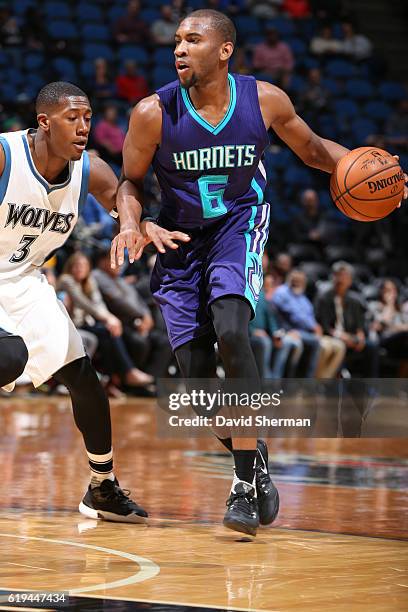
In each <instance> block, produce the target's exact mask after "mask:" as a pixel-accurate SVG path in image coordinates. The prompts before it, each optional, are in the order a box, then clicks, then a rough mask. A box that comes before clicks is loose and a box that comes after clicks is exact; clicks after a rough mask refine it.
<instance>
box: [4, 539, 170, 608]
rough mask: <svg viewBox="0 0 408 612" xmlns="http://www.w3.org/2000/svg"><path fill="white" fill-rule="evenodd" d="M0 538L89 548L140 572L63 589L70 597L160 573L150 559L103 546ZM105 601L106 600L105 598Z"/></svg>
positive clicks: (132, 582)
mask: <svg viewBox="0 0 408 612" xmlns="http://www.w3.org/2000/svg"><path fill="white" fill-rule="evenodd" d="M0 537H6V538H18V539H20V540H35V541H40V542H51V543H52V544H63V545H66V546H75V547H77V548H90V549H92V550H97V551H98V552H103V553H107V554H108V555H111V556H117V557H122V558H124V559H128V560H129V561H133V562H134V563H136V564H137V565H138V566H139V567H140V570H139V571H138V572H137V574H132V575H130V576H128V577H127V578H121V579H120V580H114V581H113V582H106V583H105V582H103V583H100V584H96V585H91V586H87V587H84V588H78V587H77V588H73V589H69V588H66V589H63V590H64V591H68V593H69V594H70V595H79V594H82V593H87V592H88V591H101V590H102V589H105V590H106V589H116V588H118V587H121V586H129V585H130V584H136V583H137V582H144V581H145V580H149V579H150V578H154V577H155V576H157V575H158V574H159V573H160V566H159V565H157V563H155V562H154V561H152V560H151V559H147V558H146V557H141V556H139V555H134V554H132V553H127V552H125V551H121V550H116V549H114V548H106V547H105V546H96V545H95V544H83V543H82V542H72V541H70V540H56V539H53V538H43V537H39V536H23V535H16V534H11V533H0ZM0 589H2V590H10V589H9V588H8V589H5V588H4V587H1V586H0ZM17 590H27V589H17ZM28 590H30V591H39V590H41V589H28ZM105 599H106V598H105Z"/></svg>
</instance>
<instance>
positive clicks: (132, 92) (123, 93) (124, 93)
mask: <svg viewBox="0 0 408 612" xmlns="http://www.w3.org/2000/svg"><path fill="white" fill-rule="evenodd" d="M116 88H117V91H118V96H119V98H122V99H123V100H127V102H129V104H136V102H139V100H141V99H142V98H144V97H146V96H147V95H148V93H149V88H148V86H147V81H146V79H145V78H144V76H143V75H142V74H139V73H138V66H137V64H136V62H134V61H133V60H127V61H126V62H125V72H124V74H120V75H119V76H118V77H117V79H116Z"/></svg>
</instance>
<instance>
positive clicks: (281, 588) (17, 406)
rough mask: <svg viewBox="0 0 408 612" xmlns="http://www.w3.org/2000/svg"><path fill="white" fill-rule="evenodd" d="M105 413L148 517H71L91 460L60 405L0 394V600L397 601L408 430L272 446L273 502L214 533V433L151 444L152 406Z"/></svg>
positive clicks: (405, 581) (389, 606)
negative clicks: (261, 519)
mask: <svg viewBox="0 0 408 612" xmlns="http://www.w3.org/2000/svg"><path fill="white" fill-rule="evenodd" d="M112 416H113V426H114V442H115V454H116V466H115V467H116V473H117V475H118V477H119V479H120V482H121V485H122V486H123V487H124V488H129V489H131V490H132V495H133V497H134V498H135V499H136V500H137V501H140V502H141V503H142V504H143V506H144V507H145V508H146V509H147V510H148V511H149V514H150V517H151V518H150V521H149V525H147V526H139V525H126V524H113V523H104V522H100V521H93V520H89V519H86V518H85V517H83V516H81V515H80V514H79V513H78V512H77V505H78V503H79V501H80V499H81V498H82V495H83V493H84V491H85V489H86V487H87V484H88V469H87V459H86V455H85V454H84V452H83V447H82V441H81V438H80V435H79V433H78V432H77V431H76V429H75V426H74V423H73V419H72V413H71V408H70V403H69V401H68V400H67V399H65V398H51V399H50V398H47V397H45V396H36V397H35V398H27V397H21V396H16V395H14V396H11V397H10V398H1V399H0V437H1V443H0V460H1V480H2V487H1V491H0V546H1V549H0V550H1V560H0V601H1V603H0V610H8V609H15V608H16V607H17V608H18V609H20V610H23V609H30V606H31V604H29V603H26V604H23V603H21V602H20V603H19V604H12V603H9V602H8V598H9V594H10V592H19V591H32V590H38V591H44V590H45V591H69V602H66V603H65V607H64V608H63V609H67V610H102V609H103V610H138V609H144V610H145V609H147V610H156V611H159V610H160V611H162V610H178V611H186V610H188V609H189V608H190V607H191V608H193V609H194V608H195V609H197V608H199V609H200V610H205V609H207V608H208V609H217V610H218V609H220V610H253V611H256V610H262V611H266V610H269V611H274V612H275V611H276V612H277V611H280V612H289V611H290V612H292V611H294V610H296V611H300V612H315V611H319V612H320V611H322V612H331V611H333V612H334V611H336V612H342V611H343V610H344V611H347V612H365V611H367V612H383V611H390V612H391V611H392V612H399V611H400V612H402V611H404V612H405V611H406V610H407V609H408V545H407V540H408V512H407V507H408V445H407V444H406V440H403V439H400V440H397V439H388V440H381V439H376V440H369V439H367V440H363V439H355V440H341V439H331V440H313V439H304V440H299V439H287V440H271V441H270V444H269V449H270V464H271V470H272V473H273V478H274V481H275V482H276V484H277V486H278V488H279V491H280V496H281V510H280V514H279V517H278V519H277V520H276V522H275V523H274V525H273V526H272V527H267V528H261V529H260V530H259V531H258V535H257V537H256V538H255V539H251V538H245V537H241V536H240V534H235V533H234V532H232V531H229V530H226V529H224V528H223V527H222V524H221V522H222V517H223V514H224V510H225V500H226V498H227V496H228V493H229V488H230V482H231V470H232V461H231V459H230V458H229V456H228V455H227V453H225V452H223V449H222V447H221V446H220V445H219V444H218V443H217V442H216V441H213V440H210V439H191V440H180V439H179V440H170V439H159V438H157V437H156V436H155V418H156V416H155V406H154V402H153V401H151V400H127V401H126V402H123V403H121V402H116V403H115V402H113V406H112ZM40 609H41V606H40ZM42 609H59V604H56V605H54V607H53V606H52V605H51V604H48V605H44V607H43V608H42Z"/></svg>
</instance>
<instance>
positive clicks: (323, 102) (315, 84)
mask: <svg viewBox="0 0 408 612" xmlns="http://www.w3.org/2000/svg"><path fill="white" fill-rule="evenodd" d="M329 100H330V92H329V91H328V89H326V87H325V86H324V85H322V74H321V72H320V69H319V68H311V69H310V70H309V72H308V73H307V82H306V85H305V87H304V88H303V89H302V90H301V92H300V93H299V110H300V111H301V112H302V113H309V114H310V115H311V116H312V117H313V118H314V119H315V118H316V116H317V115H318V113H320V112H322V111H324V110H326V109H327V105H328V103H329Z"/></svg>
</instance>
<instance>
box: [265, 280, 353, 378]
mask: <svg viewBox="0 0 408 612" xmlns="http://www.w3.org/2000/svg"><path fill="white" fill-rule="evenodd" d="M305 289H306V275H305V274H304V272H302V270H298V269H296V268H295V269H293V270H292V271H291V272H290V274H289V276H288V280H287V283H286V284H285V285H282V286H281V287H278V288H277V289H276V291H275V293H274V295H273V298H272V302H273V303H274V304H275V306H276V307H277V309H278V312H279V314H280V315H281V318H282V321H283V325H284V327H285V328H286V329H288V330H296V331H297V332H298V333H299V335H300V338H301V340H302V342H303V346H304V352H305V351H306V353H307V355H306V356H307V360H306V362H305V363H304V368H305V369H304V375H305V377H306V378H311V377H312V376H314V375H316V376H317V377H319V378H333V377H334V376H336V374H337V371H338V370H339V368H340V366H341V364H342V362H343V359H344V355H345V345H344V343H343V342H342V341H341V340H340V341H339V340H337V339H333V338H331V337H330V336H323V332H322V328H321V326H320V325H319V324H318V322H317V321H316V318H315V315H314V309H313V305H312V303H311V302H310V300H309V299H308V298H307V297H306V295H305ZM302 361H303V357H302Z"/></svg>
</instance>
